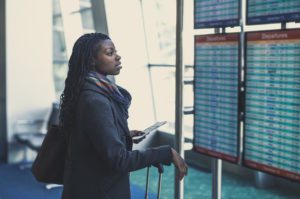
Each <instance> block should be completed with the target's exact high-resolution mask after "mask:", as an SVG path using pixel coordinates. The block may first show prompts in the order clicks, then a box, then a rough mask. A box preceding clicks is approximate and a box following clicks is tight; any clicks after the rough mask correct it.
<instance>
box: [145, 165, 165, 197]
mask: <svg viewBox="0 0 300 199" xmlns="http://www.w3.org/2000/svg"><path fill="white" fill-rule="evenodd" d="M154 166H155V167H157V169H158V173H159V178H158V187H157V199H159V198H160V190H161V178H162V174H163V172H164V167H163V165H162V164H156V165H154ZM149 174H150V167H148V168H147V179H146V192H145V199H148V190H149V189H148V188H149Z"/></svg>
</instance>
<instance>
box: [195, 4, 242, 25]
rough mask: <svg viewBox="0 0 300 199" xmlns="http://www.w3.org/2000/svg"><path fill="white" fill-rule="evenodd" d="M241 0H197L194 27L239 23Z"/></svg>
mask: <svg viewBox="0 0 300 199" xmlns="http://www.w3.org/2000/svg"><path fill="white" fill-rule="evenodd" d="M239 19H240V0H195V1H194V23H195V24H194V28H214V27H228V26H229V27H230V26H236V25H239Z"/></svg>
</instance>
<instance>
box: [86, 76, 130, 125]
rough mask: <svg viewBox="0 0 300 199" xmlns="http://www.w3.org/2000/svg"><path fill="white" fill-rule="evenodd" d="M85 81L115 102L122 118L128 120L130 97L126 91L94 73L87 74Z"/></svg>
mask: <svg viewBox="0 0 300 199" xmlns="http://www.w3.org/2000/svg"><path fill="white" fill-rule="evenodd" d="M86 80H87V81H89V82H91V83H93V84H95V85H96V86H97V87H98V88H99V89H100V90H101V91H102V92H103V93H104V94H106V95H107V96H108V97H110V98H111V99H113V100H114V101H116V102H117V103H118V104H119V105H120V107H121V109H122V112H123V114H124V115H123V117H124V118H125V119H127V118H128V108H129V106H130V103H131V95H130V93H129V92H128V91H127V90H125V89H124V88H122V87H120V86H118V85H116V84H114V83H113V82H111V81H110V80H109V79H108V78H107V77H106V76H105V75H102V74H100V73H97V72H94V71H92V72H89V73H88V75H87V77H86Z"/></svg>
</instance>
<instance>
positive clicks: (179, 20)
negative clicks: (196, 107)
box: [174, 0, 184, 199]
mask: <svg viewBox="0 0 300 199" xmlns="http://www.w3.org/2000/svg"><path fill="white" fill-rule="evenodd" d="M182 33H183V0H177V4H176V79H175V80H176V94H175V139H174V146H175V149H176V151H177V152H178V153H179V154H180V156H181V157H183V158H184V150H183V143H184V137H183V135H182V129H183V128H182V124H183V122H182V121H183V99H182V95H183V77H182V74H183V56H182V52H183V48H182V45H183V42H182ZM178 176H179V171H178V170H177V169H175V180H174V181H175V199H182V198H183V195H184V180H182V181H179V180H178Z"/></svg>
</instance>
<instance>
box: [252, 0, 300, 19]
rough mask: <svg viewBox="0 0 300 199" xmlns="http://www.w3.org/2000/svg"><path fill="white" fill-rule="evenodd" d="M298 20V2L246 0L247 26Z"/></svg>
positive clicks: (299, 3) (299, 7) (293, 0)
mask: <svg viewBox="0 0 300 199" xmlns="http://www.w3.org/2000/svg"><path fill="white" fill-rule="evenodd" d="M299 20H300V1H299V0H264V1H262V0H248V1H247V24H263V23H278V22H289V21H299Z"/></svg>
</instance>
